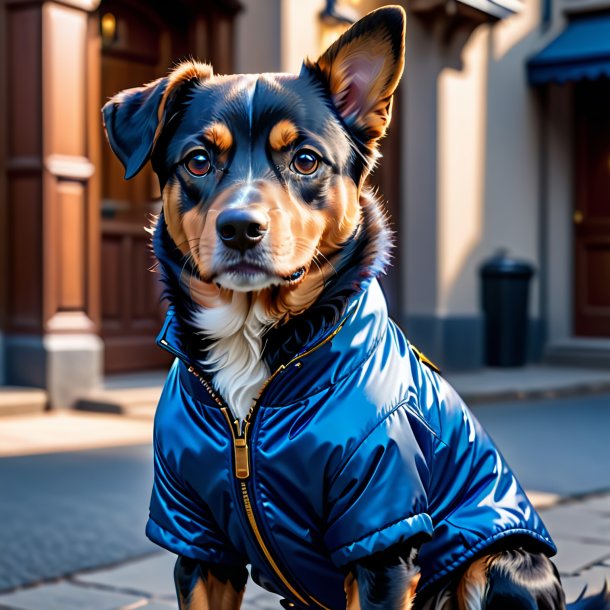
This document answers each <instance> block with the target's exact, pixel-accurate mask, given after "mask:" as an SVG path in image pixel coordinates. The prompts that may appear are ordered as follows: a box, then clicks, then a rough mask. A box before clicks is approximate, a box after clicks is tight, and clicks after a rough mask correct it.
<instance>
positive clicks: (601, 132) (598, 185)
mask: <svg viewBox="0 0 610 610" xmlns="http://www.w3.org/2000/svg"><path fill="white" fill-rule="evenodd" d="M573 221H574V248H575V267H574V269H575V277H574V288H575V299H574V331H575V334H577V335H581V336H599V337H610V83H609V82H608V81H603V80H600V81H593V82H583V83H581V84H579V85H578V86H577V88H576V206H575V211H574V218H573Z"/></svg>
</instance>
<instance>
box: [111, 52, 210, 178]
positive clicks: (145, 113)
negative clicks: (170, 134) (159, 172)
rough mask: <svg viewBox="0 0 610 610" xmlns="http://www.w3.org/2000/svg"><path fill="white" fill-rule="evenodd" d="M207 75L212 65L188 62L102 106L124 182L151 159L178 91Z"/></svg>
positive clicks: (117, 95)
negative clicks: (123, 170) (122, 169)
mask: <svg viewBox="0 0 610 610" xmlns="http://www.w3.org/2000/svg"><path fill="white" fill-rule="evenodd" d="M210 76H212V68H211V66H209V65H207V64H202V63H199V62H195V61H187V62H184V63H182V64H180V65H179V66H178V67H177V68H175V69H174V70H173V71H172V72H171V73H170V74H169V76H166V77H165V78H160V79H158V80H156V81H153V82H152V83H149V84H148V85H144V86H143V87H136V88H134V89H126V90H125V91H121V92H120V93H117V94H116V95H115V96H114V97H113V98H112V99H111V100H110V101H109V102H108V103H106V104H105V106H104V107H103V108H102V113H103V117H104V127H105V128H106V134H107V135H108V142H109V143H110V147H111V148H112V150H113V152H114V154H115V155H116V156H117V157H118V158H119V161H120V162H121V163H122V164H123V166H124V167H125V179H126V180H129V179H130V178H133V177H134V176H135V175H136V174H137V173H138V172H139V171H140V170H141V169H142V167H143V166H144V164H145V163H146V162H147V161H148V159H150V156H151V155H152V152H153V150H154V147H155V143H156V141H157V139H158V137H159V134H160V133H161V130H162V129H163V126H164V123H165V120H166V117H167V110H168V108H169V107H170V105H171V103H172V102H173V101H174V100H175V99H176V97H177V94H178V92H179V91H183V89H184V87H185V86H188V85H192V84H195V83H197V82H202V81H204V80H206V79H208V78H209V77H210Z"/></svg>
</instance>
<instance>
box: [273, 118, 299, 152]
mask: <svg viewBox="0 0 610 610" xmlns="http://www.w3.org/2000/svg"><path fill="white" fill-rule="evenodd" d="M298 135H299V130H298V129H297V128H296V125H295V124H294V123H293V122H292V121H289V120H287V119H282V120H281V121H280V122H279V123H276V124H275V125H274V126H273V129H272V130H271V133H269V144H270V145H271V148H272V149H273V150H282V149H283V148H285V147H286V146H288V145H289V144H290V143H292V142H294V140H296V139H297V137H298Z"/></svg>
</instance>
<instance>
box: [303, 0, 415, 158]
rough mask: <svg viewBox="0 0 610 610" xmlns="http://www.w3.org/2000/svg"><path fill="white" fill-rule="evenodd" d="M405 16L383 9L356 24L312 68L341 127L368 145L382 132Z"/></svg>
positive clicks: (399, 62)
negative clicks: (337, 115) (324, 88)
mask: <svg viewBox="0 0 610 610" xmlns="http://www.w3.org/2000/svg"><path fill="white" fill-rule="evenodd" d="M405 24H406V15H405V11H404V10H403V9H402V7H400V6H385V7H383V8H380V9H377V10H376V11H373V12H371V13H369V14H368V15H366V16H365V17H363V18H362V19H360V21H358V22H356V23H355V24H354V25H353V26H352V27H351V28H350V29H349V30H348V31H347V32H345V34H343V35H342V36H341V37H340V38H339V39H338V40H337V41H336V42H335V43H334V44H332V45H331V46H330V47H329V48H328V49H327V51H326V52H325V53H324V54H323V55H322V56H321V57H320V59H318V61H317V62H316V63H315V64H313V65H312V64H308V63H306V64H305V66H304V67H305V69H311V68H313V69H314V70H315V71H316V72H317V73H318V74H319V75H320V76H321V78H322V79H323V80H324V81H325V84H326V86H327V87H328V90H329V92H330V95H331V97H332V100H333V103H334V105H335V107H336V108H337V110H338V111H339V114H340V115H341V117H342V118H343V120H344V121H345V124H346V125H347V127H348V128H349V129H350V130H351V131H352V132H353V133H354V135H356V136H357V137H358V139H360V140H361V141H362V142H363V143H364V144H366V145H368V146H371V147H372V146H374V144H375V142H376V141H377V140H378V139H379V138H380V137H381V136H382V135H383V134H384V133H385V130H386V127H387V126H388V124H389V122H390V117H391V111H392V95H393V93H394V91H395V90H396V87H397V85H398V82H399V81H400V77H401V75H402V71H403V67H404V62H405V60H404V51H405Z"/></svg>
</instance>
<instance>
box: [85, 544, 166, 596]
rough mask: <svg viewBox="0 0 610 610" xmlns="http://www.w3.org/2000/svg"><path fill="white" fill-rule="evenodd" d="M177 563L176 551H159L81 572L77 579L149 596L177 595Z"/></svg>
mask: <svg viewBox="0 0 610 610" xmlns="http://www.w3.org/2000/svg"><path fill="white" fill-rule="evenodd" d="M175 563H176V556H175V555H173V554H172V553H159V554H158V555H155V556H154V557H148V558H146V559H141V560H139V561H133V562H130V563H127V564H124V565H122V566H120V567H117V568H112V569H109V570H99V571H97V572H89V573H87V574H79V575H78V576H76V577H75V578H74V580H75V581H76V582H83V583H89V584H97V585H104V586H106V587H112V588H115V589H122V590H124V591H134V592H135V591H138V592H141V593H143V594H146V595H147V596H148V597H167V598H170V599H173V597H174V595H175V593H174V580H173V573H174V564H175Z"/></svg>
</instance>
